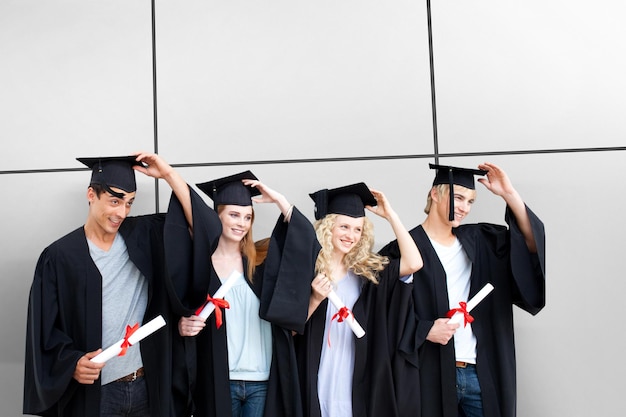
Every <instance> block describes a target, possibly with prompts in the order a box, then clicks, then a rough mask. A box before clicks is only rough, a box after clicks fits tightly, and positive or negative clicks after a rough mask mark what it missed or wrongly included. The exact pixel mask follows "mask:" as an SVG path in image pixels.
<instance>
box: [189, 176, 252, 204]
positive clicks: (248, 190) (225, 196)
mask: <svg viewBox="0 0 626 417" xmlns="http://www.w3.org/2000/svg"><path fill="white" fill-rule="evenodd" d="M241 180H258V178H257V177H255V176H254V174H253V173H252V172H250V171H245V172H240V173H239V174H234V175H230V176H228V177H224V178H219V179H216V180H213V181H207V182H203V183H200V184H196V186H197V187H198V188H199V189H200V190H202V191H203V192H204V193H205V194H206V195H208V196H209V197H211V199H212V200H213V204H214V207H217V206H219V205H224V204H232V205H235V206H244V207H245V206H251V205H252V197H253V196H255V195H259V194H261V192H260V191H259V190H257V189H256V188H253V187H250V186H247V185H244V184H243V182H241Z"/></svg>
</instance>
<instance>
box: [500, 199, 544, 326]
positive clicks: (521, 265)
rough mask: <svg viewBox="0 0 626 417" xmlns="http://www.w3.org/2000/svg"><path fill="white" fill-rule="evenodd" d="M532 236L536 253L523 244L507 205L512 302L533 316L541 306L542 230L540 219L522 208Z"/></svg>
mask: <svg viewBox="0 0 626 417" xmlns="http://www.w3.org/2000/svg"><path fill="white" fill-rule="evenodd" d="M526 211H527V213H528V217H529V218H530V225H531V228H532V231H533V236H534V238H535V246H536V248H537V253H531V252H530V251H529V250H528V247H527V246H526V241H525V240H524V236H523V235H522V233H521V231H520V229H519V226H518V224H517V221H516V219H515V216H513V213H512V212H511V211H510V210H509V209H508V208H507V211H506V214H505V219H506V222H507V223H508V224H509V229H510V262H511V272H512V274H513V282H514V290H513V291H514V295H513V301H514V303H515V305H517V306H518V307H520V308H522V309H523V310H525V311H527V312H529V313H531V314H533V315H535V314H537V313H538V312H539V311H541V309H542V308H543V307H544V306H545V303H546V297H545V295H546V294H545V291H546V287H545V262H546V253H545V230H544V226H543V222H542V221H541V220H540V219H539V218H538V217H537V216H536V215H535V213H533V212H532V211H531V210H530V209H529V208H528V207H526Z"/></svg>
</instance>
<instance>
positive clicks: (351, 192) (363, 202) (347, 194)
mask: <svg viewBox="0 0 626 417" xmlns="http://www.w3.org/2000/svg"><path fill="white" fill-rule="evenodd" d="M309 196H310V197H311V198H312V199H313V201H314V202H315V219H316V220H319V219H321V218H323V217H324V216H326V215H327V214H344V215H346V216H350V217H363V216H365V206H375V205H376V204H377V203H376V198H374V195H373V194H372V193H371V191H370V189H369V188H368V187H367V185H365V183H362V182H359V183H357V184H352V185H346V186H344V187H339V188H333V189H332V190H328V189H323V190H319V191H316V192H314V193H313V194H309Z"/></svg>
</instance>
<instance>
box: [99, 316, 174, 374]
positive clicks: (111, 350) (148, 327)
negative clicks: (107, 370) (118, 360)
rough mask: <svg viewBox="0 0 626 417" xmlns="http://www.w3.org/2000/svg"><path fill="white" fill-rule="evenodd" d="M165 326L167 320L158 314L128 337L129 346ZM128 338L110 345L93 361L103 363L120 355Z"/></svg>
mask: <svg viewBox="0 0 626 417" xmlns="http://www.w3.org/2000/svg"><path fill="white" fill-rule="evenodd" d="M163 326H165V320H164V319H163V317H162V316H157V317H155V318H153V319H152V320H150V321H149V322H148V323H146V324H144V325H143V326H141V327H140V328H138V329H137V330H136V331H135V332H134V333H133V334H132V335H130V336H129V337H128V346H132V345H134V344H136V343H138V342H139V341H140V340H142V339H144V338H146V337H147V336H150V335H151V334H152V333H154V332H156V331H157V330H159V329H160V328H161V327H163ZM125 340H126V339H125V338H124V339H121V340H120V341H118V342H117V343H114V344H113V345H111V346H109V347H108V348H106V349H105V350H103V351H102V352H100V353H99V354H97V355H96V356H94V357H93V358H91V361H92V362H96V363H102V362H106V361H108V360H109V359H111V358H113V357H115V356H118V355H119V354H120V353H121V352H122V350H123V346H122V345H123V344H124V341H125Z"/></svg>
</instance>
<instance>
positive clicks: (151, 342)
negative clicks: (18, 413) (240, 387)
mask: <svg viewBox="0 0 626 417" xmlns="http://www.w3.org/2000/svg"><path fill="white" fill-rule="evenodd" d="M172 200H176V199H175V197H173V198H172ZM165 219H166V215H165V214H153V215H145V216H136V217H128V218H126V219H125V220H124V222H123V223H122V225H121V226H120V229H119V233H120V234H121V235H122V237H123V238H124V241H125V243H126V247H127V248H128V254H129V257H130V259H131V260H132V262H133V263H134V264H135V265H136V266H137V267H138V268H139V270H140V271H141V273H142V274H143V275H144V276H145V277H146V280H147V281H148V304H147V307H146V312H145V315H144V318H143V322H144V323H146V322H148V321H150V320H151V319H153V318H154V317H157V316H158V315H162V316H163V318H164V319H165V321H166V323H167V324H166V326H164V327H163V328H161V329H159V330H158V331H156V332H155V333H153V334H152V335H150V336H149V337H147V338H145V339H143V340H142V341H141V343H140V348H141V356H142V360H143V365H144V369H145V378H146V383H147V386H148V395H149V401H150V415H151V416H169V415H172V416H174V415H175V414H174V413H171V412H170V411H171V410H172V409H173V408H174V404H173V403H172V401H171V396H170V395H169V392H170V390H171V383H172V380H171V369H172V366H171V362H170V361H171V331H172V329H176V325H175V324H174V326H173V327H172V324H173V323H175V321H174V320H175V319H174V318H173V317H172V312H171V310H170V308H169V302H168V294H167V291H166V285H165V282H166V281H167V271H166V267H165V264H164V262H163V260H164V259H165V256H164V245H163V228H164V222H165ZM174 247H175V245H174ZM129 324H130V325H132V324H133V323H129ZM122 336H123V335H120V338H121V337H122ZM101 339H102V277H101V275H100V272H99V271H98V268H97V267H96V265H95V264H94V263H93V260H92V259H91V256H90V255H89V247H88V244H87V239H86V237H85V233H84V229H83V228H82V227H80V228H78V229H76V230H74V231H73V232H71V233H69V234H68V235H66V236H64V237H62V238H61V239H59V240H57V241H56V242H54V243H53V244H51V245H50V246H49V247H47V248H46V249H45V250H44V251H43V253H42V254H41V256H40V258H39V261H38V263H37V267H36V270H35V276H34V279H33V283H32V286H31V290H30V297H29V303H28V319H27V332H26V357H25V368H24V369H25V371H24V399H23V412H24V413H25V414H35V415H42V416H53V415H54V416H57V415H63V416H79V417H84V416H98V415H99V412H100V380H99V379H98V380H96V382H95V383H94V384H93V385H83V384H79V383H78V382H76V380H74V379H73V377H72V375H73V373H74V369H75V365H76V362H77V361H78V359H79V358H80V357H81V356H82V355H84V353H85V352H89V351H93V350H96V349H98V348H100V347H102V348H103V349H105V348H107V347H108V346H102V344H101Z"/></svg>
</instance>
